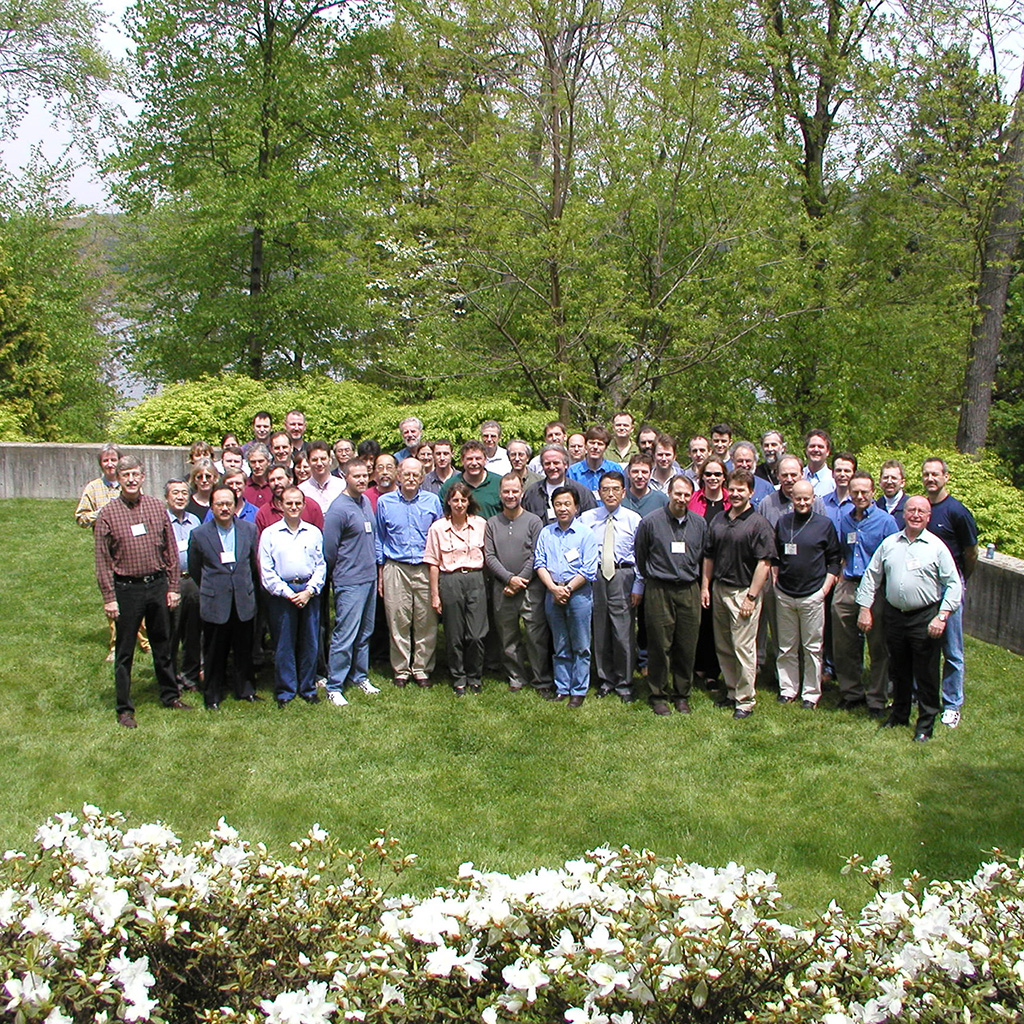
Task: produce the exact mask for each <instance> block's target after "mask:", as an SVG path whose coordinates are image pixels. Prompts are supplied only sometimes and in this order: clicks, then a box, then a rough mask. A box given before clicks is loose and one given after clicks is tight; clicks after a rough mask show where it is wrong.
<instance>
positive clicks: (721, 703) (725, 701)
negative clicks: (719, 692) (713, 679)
mask: <svg viewBox="0 0 1024 1024" xmlns="http://www.w3.org/2000/svg"><path fill="white" fill-rule="evenodd" d="M715 707H716V708H734V707H736V701H734V700H732V699H731V698H729V697H719V698H718V700H716V701H715Z"/></svg>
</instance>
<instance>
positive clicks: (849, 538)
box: [846, 530, 857, 544]
mask: <svg viewBox="0 0 1024 1024" xmlns="http://www.w3.org/2000/svg"><path fill="white" fill-rule="evenodd" d="M846 543H847V544H856V543H857V531H856V530H855V531H854V532H853V533H848V534H847V535H846Z"/></svg>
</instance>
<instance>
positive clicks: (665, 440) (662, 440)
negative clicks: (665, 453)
mask: <svg viewBox="0 0 1024 1024" xmlns="http://www.w3.org/2000/svg"><path fill="white" fill-rule="evenodd" d="M654 447H655V448H659V447H660V448H671V449H672V451H676V450H677V446H676V439H675V438H674V437H673V436H672V435H671V434H658V436H657V437H656V438H655V439H654Z"/></svg>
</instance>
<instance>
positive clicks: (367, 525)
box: [363, 522, 373, 533]
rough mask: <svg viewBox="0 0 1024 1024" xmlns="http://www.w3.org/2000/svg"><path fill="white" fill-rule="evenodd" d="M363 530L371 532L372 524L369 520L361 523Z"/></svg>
mask: <svg viewBox="0 0 1024 1024" xmlns="http://www.w3.org/2000/svg"><path fill="white" fill-rule="evenodd" d="M363 530H364V531H365V532H366V533H373V524H372V523H369V522H365V523H363Z"/></svg>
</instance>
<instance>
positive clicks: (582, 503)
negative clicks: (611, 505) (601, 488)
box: [521, 477, 597, 524]
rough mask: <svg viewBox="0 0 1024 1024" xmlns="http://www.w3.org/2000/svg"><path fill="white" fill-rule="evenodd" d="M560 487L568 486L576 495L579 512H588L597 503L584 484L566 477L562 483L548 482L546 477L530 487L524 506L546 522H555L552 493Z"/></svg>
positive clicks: (524, 496) (525, 495)
mask: <svg viewBox="0 0 1024 1024" xmlns="http://www.w3.org/2000/svg"><path fill="white" fill-rule="evenodd" d="M559 487H568V488H569V490H570V491H572V493H573V494H575V495H576V507H577V512H586V510H587V509H588V508H594V507H595V506H596V505H597V501H596V500H595V498H594V495H593V494H592V493H591V492H590V491H588V490H587V488H586V487H584V486H583V484H581V483H577V482H576V481H575V480H570V479H569V478H568V477H565V478H564V480H563V482H562V483H560V484H554V485H552V484H550V483H548V480H547V478H546V477H545V478H544V479H543V480H538V481H537V482H536V483H535V484H534V485H533V486H532V487H530V488H528V490H527V491H526V493H525V494H524V495H523V500H522V502H521V504H522V506H523V508H525V509H526V511H527V512H532V513H533V514H534V515H535V516H540V518H541V519H542V520H543V521H544V522H545V524H550V523H553V522H554V520H555V510H554V509H553V508H552V507H551V495H552V494H553V493H554V492H555V491H556V490H558V488H559Z"/></svg>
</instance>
